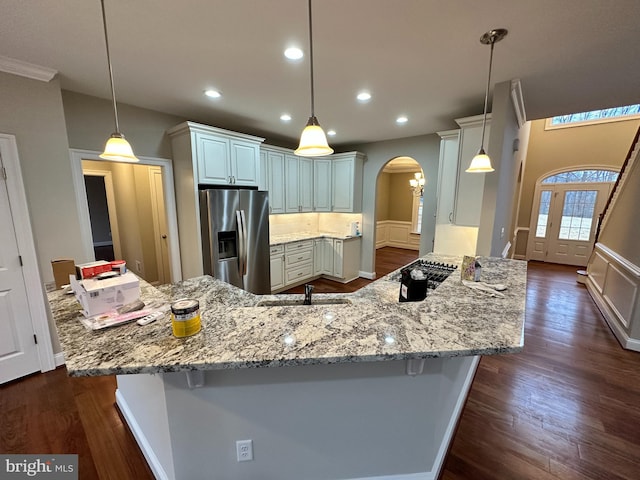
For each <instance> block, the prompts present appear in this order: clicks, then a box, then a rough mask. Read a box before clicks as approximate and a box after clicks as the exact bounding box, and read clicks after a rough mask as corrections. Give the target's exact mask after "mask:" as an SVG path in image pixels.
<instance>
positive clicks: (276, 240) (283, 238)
mask: <svg viewBox="0 0 640 480" xmlns="http://www.w3.org/2000/svg"><path fill="white" fill-rule="evenodd" d="M360 237H361V236H360V235H358V236H357V237H356V236H353V235H344V234H341V233H335V232H318V233H290V234H286V235H272V236H271V237H270V238H269V244H270V245H271V246H274V245H282V244H285V243H291V242H299V241H300V240H312V239H314V238H337V239H338V240H349V239H351V238H360Z"/></svg>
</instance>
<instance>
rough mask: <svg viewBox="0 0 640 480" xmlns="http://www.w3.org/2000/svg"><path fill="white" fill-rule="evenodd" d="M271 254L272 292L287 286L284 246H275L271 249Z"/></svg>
mask: <svg viewBox="0 0 640 480" xmlns="http://www.w3.org/2000/svg"><path fill="white" fill-rule="evenodd" d="M269 252H270V254H271V258H270V260H271V262H270V264H271V267H270V268H271V290H272V291H273V290H278V289H279V288H283V287H284V286H285V277H284V245H274V246H272V247H271V248H270V249H269Z"/></svg>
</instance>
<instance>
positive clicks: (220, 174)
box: [194, 127, 260, 187]
mask: <svg viewBox="0 0 640 480" xmlns="http://www.w3.org/2000/svg"><path fill="white" fill-rule="evenodd" d="M211 128H213V127H211ZM216 130H217V131H216V132H205V131H200V130H196V131H195V132H194V138H195V147H196V148H195V156H196V165H197V178H198V183H199V184H206V185H238V186H251V187H257V186H258V183H259V181H260V142H259V141H254V140H242V139H234V138H229V137H228V136H226V135H224V134H222V133H220V132H219V130H220V129H216ZM254 138H255V137H254Z"/></svg>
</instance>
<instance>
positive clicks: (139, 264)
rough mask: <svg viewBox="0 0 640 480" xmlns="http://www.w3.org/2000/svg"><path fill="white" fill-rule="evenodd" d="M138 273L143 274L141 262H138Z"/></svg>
mask: <svg viewBox="0 0 640 480" xmlns="http://www.w3.org/2000/svg"><path fill="white" fill-rule="evenodd" d="M136 271H137V272H138V273H143V272H142V262H141V261H140V260H136Z"/></svg>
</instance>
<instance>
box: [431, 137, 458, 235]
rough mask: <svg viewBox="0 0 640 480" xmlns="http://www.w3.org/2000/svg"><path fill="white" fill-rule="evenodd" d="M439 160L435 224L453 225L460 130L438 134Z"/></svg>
mask: <svg viewBox="0 0 640 480" xmlns="http://www.w3.org/2000/svg"><path fill="white" fill-rule="evenodd" d="M438 135H439V136H440V159H439V162H438V194H437V195H438V203H437V205H436V212H437V213H436V224H443V223H453V214H454V210H455V202H456V183H457V180H458V149H459V142H460V130H448V131H446V132H438Z"/></svg>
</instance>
